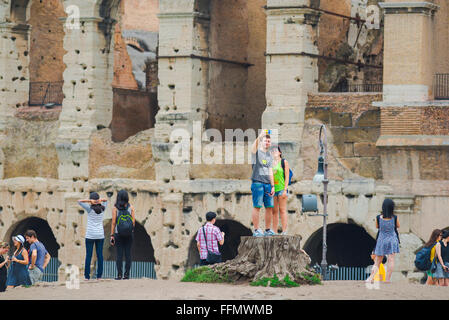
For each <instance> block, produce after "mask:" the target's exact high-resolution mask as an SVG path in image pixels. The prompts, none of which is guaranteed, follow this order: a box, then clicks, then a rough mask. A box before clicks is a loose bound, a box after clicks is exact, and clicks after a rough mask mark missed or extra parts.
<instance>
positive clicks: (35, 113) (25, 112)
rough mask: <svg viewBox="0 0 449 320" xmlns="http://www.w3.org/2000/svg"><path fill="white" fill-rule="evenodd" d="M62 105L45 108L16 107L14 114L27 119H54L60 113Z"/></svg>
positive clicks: (56, 118)
mask: <svg viewBox="0 0 449 320" xmlns="http://www.w3.org/2000/svg"><path fill="white" fill-rule="evenodd" d="M61 111H62V106H55V107H54V108H51V109H47V108H44V107H39V106H37V107H29V106H28V107H22V108H19V109H17V111H16V112H15V113H14V116H15V117H17V118H19V119H23V120H28V121H56V120H58V119H59V115H60V114H61Z"/></svg>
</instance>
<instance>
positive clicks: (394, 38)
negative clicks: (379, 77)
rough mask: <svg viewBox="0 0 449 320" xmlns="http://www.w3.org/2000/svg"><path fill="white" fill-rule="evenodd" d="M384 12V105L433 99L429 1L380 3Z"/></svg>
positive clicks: (434, 8)
mask: <svg viewBox="0 0 449 320" xmlns="http://www.w3.org/2000/svg"><path fill="white" fill-rule="evenodd" d="M379 5H380V6H381V7H382V8H383V9H384V12H385V26H384V74H383V79H384V85H383V99H384V102H386V103H388V102H407V101H428V100H432V99H433V88H432V84H433V78H434V72H435V70H434V68H433V65H434V63H433V56H434V33H435V32H436V30H435V27H434V14H435V12H436V11H437V9H438V6H437V5H435V4H433V3H431V2H429V1H420V2H416V1H411V0H409V1H396V2H380V3H379Z"/></svg>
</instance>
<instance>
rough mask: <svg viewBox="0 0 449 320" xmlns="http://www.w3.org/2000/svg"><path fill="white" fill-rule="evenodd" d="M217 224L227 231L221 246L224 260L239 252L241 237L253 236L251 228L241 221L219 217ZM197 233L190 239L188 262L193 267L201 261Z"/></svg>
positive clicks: (188, 265) (189, 266) (232, 257)
mask: <svg viewBox="0 0 449 320" xmlns="http://www.w3.org/2000/svg"><path fill="white" fill-rule="evenodd" d="M215 226H217V227H218V228H220V230H221V231H223V232H224V233H225V242H224V244H223V246H220V252H221V254H222V259H223V261H227V260H232V259H234V258H235V257H236V256H237V253H238V251H237V249H238V247H239V244H240V237H242V236H251V235H252V232H251V230H250V229H248V228H247V227H245V226H244V225H243V224H241V223H240V222H237V221H234V220H228V219H223V220H222V219H217V221H216V222H215ZM196 235H197V233H195V235H194V236H193V238H192V240H191V241H190V245H189V253H188V258H187V262H186V267H187V268H192V267H193V266H194V265H198V264H199V263H200V257H199V254H198V248H197V244H196V241H195V238H196Z"/></svg>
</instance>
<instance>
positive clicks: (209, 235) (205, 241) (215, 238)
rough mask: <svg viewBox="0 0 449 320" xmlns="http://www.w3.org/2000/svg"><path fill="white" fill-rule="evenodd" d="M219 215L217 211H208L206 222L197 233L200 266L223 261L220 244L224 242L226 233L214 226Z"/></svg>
mask: <svg viewBox="0 0 449 320" xmlns="http://www.w3.org/2000/svg"><path fill="white" fill-rule="evenodd" d="M216 218H217V215H216V214H215V212H208V213H206V221H207V222H206V224H205V225H204V226H202V227H201V228H200V229H199V230H198V232H197V234H196V238H195V241H196V244H197V248H198V252H199V254H200V266H204V265H210V264H215V263H220V262H221V259H222V258H221V253H220V250H219V247H218V244H220V245H221V246H222V245H223V244H224V236H225V233H224V232H221V231H220V229H219V228H218V227H216V226H214V224H215V221H216Z"/></svg>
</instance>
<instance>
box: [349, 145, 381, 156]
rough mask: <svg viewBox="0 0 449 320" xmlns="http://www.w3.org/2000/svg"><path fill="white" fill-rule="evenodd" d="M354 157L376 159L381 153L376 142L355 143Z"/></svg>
mask: <svg viewBox="0 0 449 320" xmlns="http://www.w3.org/2000/svg"><path fill="white" fill-rule="evenodd" d="M354 155H355V156H357V157H376V156H378V155H379V152H378V150H377V148H376V144H375V143H374V142H356V143H354Z"/></svg>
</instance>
